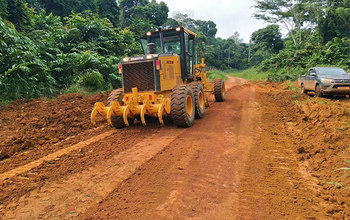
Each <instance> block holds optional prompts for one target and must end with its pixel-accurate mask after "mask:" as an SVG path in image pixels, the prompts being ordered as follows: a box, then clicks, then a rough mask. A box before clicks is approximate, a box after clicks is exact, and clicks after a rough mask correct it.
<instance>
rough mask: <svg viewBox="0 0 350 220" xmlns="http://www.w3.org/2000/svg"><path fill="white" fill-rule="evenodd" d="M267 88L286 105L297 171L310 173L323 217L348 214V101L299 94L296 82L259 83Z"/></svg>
mask: <svg viewBox="0 0 350 220" xmlns="http://www.w3.org/2000/svg"><path fill="white" fill-rule="evenodd" d="M258 85H259V86H260V87H262V88H264V89H268V90H270V93H271V94H272V96H274V99H276V103H278V102H285V103H288V104H289V103H294V106H293V107H290V106H289V107H288V108H287V106H288V105H287V104H286V105H285V106H286V111H288V112H289V114H290V118H293V119H294V120H287V121H285V122H283V123H284V124H285V128H286V129H287V130H288V131H289V133H290V134H291V135H292V137H294V144H293V145H292V147H293V148H294V149H293V151H294V153H295V155H296V157H297V158H298V160H299V161H300V170H301V172H303V170H304V169H305V171H306V172H305V175H307V176H309V178H308V179H310V180H311V181H312V182H313V183H314V185H315V187H316V188H317V190H316V191H317V193H316V194H315V197H317V198H319V199H320V201H322V202H321V204H319V205H318V206H319V210H320V211H321V212H323V216H325V217H326V218H329V217H332V218H334V219H343V218H344V219H346V218H349V217H350V190H349V189H350V188H349V187H350V178H349V170H350V168H348V167H350V161H349V159H350V100H348V99H346V98H345V97H335V98H332V99H330V98H317V97H309V96H306V95H301V94H299V90H298V89H297V88H296V85H295V84H292V83H284V84H274V83H268V84H266V83H258Z"/></svg>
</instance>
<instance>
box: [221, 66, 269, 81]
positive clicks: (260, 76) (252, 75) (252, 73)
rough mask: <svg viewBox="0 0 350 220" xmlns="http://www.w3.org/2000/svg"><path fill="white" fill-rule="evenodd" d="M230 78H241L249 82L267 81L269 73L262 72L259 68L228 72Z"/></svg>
mask: <svg viewBox="0 0 350 220" xmlns="http://www.w3.org/2000/svg"><path fill="white" fill-rule="evenodd" d="M225 72H227V73H228V74H229V75H230V76H234V77H240V78H244V79H248V80H253V81H256V80H266V79H267V77H268V73H267V72H266V71H262V70H261V69H259V68H249V69H246V70H240V71H237V70H226V71H225Z"/></svg>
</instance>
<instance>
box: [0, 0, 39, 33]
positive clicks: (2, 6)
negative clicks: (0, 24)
mask: <svg viewBox="0 0 350 220" xmlns="http://www.w3.org/2000/svg"><path fill="white" fill-rule="evenodd" d="M33 16H34V11H33V10H32V9H30V8H29V7H28V6H27V3H26V1H25V0H0V17H1V18H3V19H5V20H8V21H10V22H11V23H12V24H13V25H14V26H15V27H16V28H17V30H19V31H28V30H30V29H31V26H32V23H33Z"/></svg>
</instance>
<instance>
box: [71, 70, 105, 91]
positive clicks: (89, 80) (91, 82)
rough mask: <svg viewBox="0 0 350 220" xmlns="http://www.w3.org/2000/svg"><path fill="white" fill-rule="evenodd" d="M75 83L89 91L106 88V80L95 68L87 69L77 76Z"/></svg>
mask: <svg viewBox="0 0 350 220" xmlns="http://www.w3.org/2000/svg"><path fill="white" fill-rule="evenodd" d="M77 85H78V86H79V87H81V88H85V89H87V90H88V91H91V92H93V91H98V90H104V89H106V88H107V85H106V81H105V80H104V79H103V76H102V74H101V73H100V72H98V71H96V70H92V71H88V72H87V73H85V74H83V75H81V76H79V77H78V80H77Z"/></svg>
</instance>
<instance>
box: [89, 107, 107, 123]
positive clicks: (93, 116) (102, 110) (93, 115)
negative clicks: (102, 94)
mask: <svg viewBox="0 0 350 220" xmlns="http://www.w3.org/2000/svg"><path fill="white" fill-rule="evenodd" d="M97 114H100V115H101V116H105V115H106V114H107V112H106V106H105V105H104V104H103V103H102V102H97V103H95V106H94V109H93V110H92V112H91V123H92V124H93V125H96V115H97Z"/></svg>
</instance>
